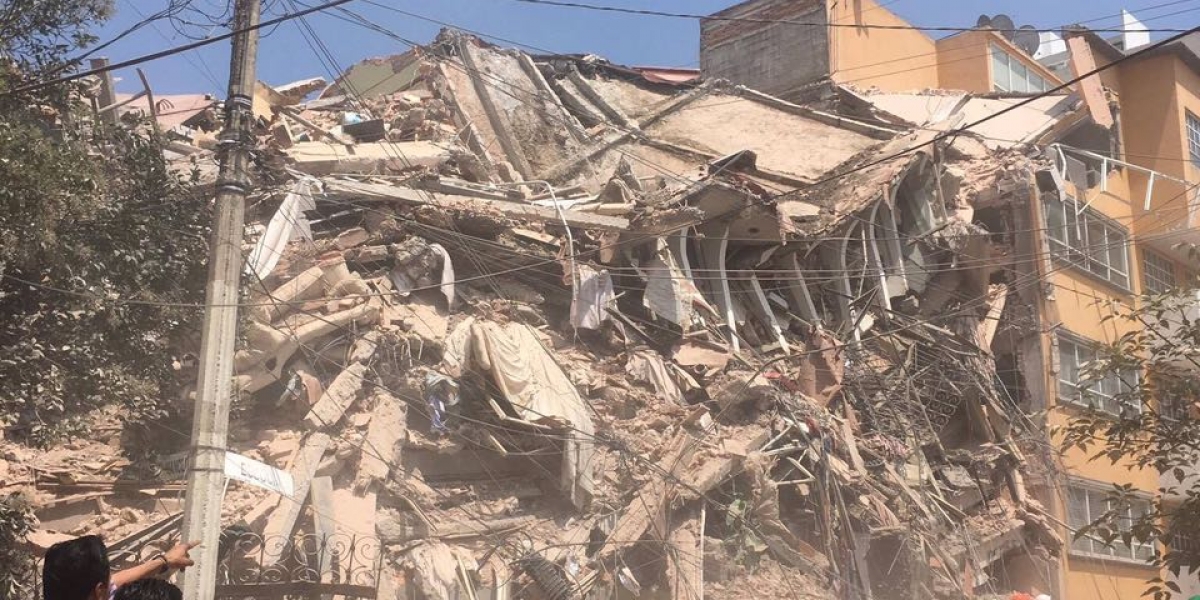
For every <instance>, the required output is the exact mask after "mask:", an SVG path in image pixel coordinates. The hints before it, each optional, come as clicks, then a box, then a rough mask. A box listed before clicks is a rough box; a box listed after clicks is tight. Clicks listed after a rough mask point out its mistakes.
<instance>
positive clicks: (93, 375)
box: [0, 120, 208, 441]
mask: <svg viewBox="0 0 1200 600" xmlns="http://www.w3.org/2000/svg"><path fill="white" fill-rule="evenodd" d="M0 177H3V178H5V179H6V180H7V181H11V182H13V183H12V184H11V185H7V186H4V187H3V188H2V189H0V240H4V243H3V249H2V250H0V260H2V261H3V262H4V263H7V270H6V271H0V274H3V275H7V277H5V279H4V280H3V281H2V282H0V355H2V357H0V379H2V380H4V381H5V385H4V386H2V387H0V422H2V423H3V424H4V425H7V426H9V427H16V428H17V430H18V432H19V433H24V434H25V435H26V436H27V437H29V438H31V439H33V440H35V441H49V440H50V439H52V438H53V437H54V433H55V432H56V431H57V432H61V431H63V427H64V426H66V425H67V424H68V422H66V421H64V418H66V417H70V416H72V415H79V414H82V413H83V412H85V411H87V410H90V409H93V408H96V407H100V406H104V405H107V404H109V403H112V402H114V401H117V400H120V401H123V402H124V403H125V405H126V406H127V407H128V409H129V416H130V417H131V418H132V419H134V420H139V421H145V420H153V419H159V418H163V417H165V416H167V415H168V414H169V412H170V410H171V407H172V404H173V403H172V401H171V398H172V397H175V396H177V394H178V391H179V387H178V385H179V384H178V382H177V377H176V372H175V371H174V370H173V369H172V363H173V360H174V359H175V357H174V356H173V355H172V350H173V348H175V347H177V346H178V344H177V342H178V340H179V339H180V336H181V335H183V334H185V333H186V332H187V331H189V330H191V329H194V327H195V324H196V323H197V322H198V319H199V316H200V312H199V311H198V310H197V309H196V308H195V307H194V306H176V304H196V303H199V302H202V301H203V291H202V290H203V274H204V273H203V265H204V257H206V256H207V245H206V239H207V223H208V210H207V205H206V203H205V201H204V199H203V198H202V197H201V196H199V195H197V194H194V193H189V192H188V191H187V190H186V189H185V188H183V187H182V185H181V184H180V183H178V182H177V180H176V178H175V176H174V175H173V174H171V173H170V172H168V170H167V167H166V164H165V162H164V160H163V158H162V153H161V149H160V148H159V147H158V146H157V144H155V143H154V142H152V141H151V140H147V139H145V138H141V137H138V136H137V135H135V134H133V133H130V132H127V131H123V130H113V131H105V132H102V133H98V134H95V135H93V136H92V137H90V138H89V139H88V140H86V143H55V142H52V141H50V140H49V139H46V138H44V137H41V138H39V137H38V135H37V133H36V132H34V131H31V127H30V126H27V125H22V124H16V123H11V122H4V121H3V120H0ZM0 268H3V267H0ZM22 281H25V282H30V283H33V284H35V285H28V284H26V283H22ZM43 283H45V284H46V285H47V287H41V284H43ZM51 288H54V289H51Z"/></svg>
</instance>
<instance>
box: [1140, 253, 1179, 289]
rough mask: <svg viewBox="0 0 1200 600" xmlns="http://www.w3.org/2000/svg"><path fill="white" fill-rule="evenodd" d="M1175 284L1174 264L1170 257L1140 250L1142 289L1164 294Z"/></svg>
mask: <svg viewBox="0 0 1200 600" xmlns="http://www.w3.org/2000/svg"><path fill="white" fill-rule="evenodd" d="M1175 286H1176V281H1175V265H1173V264H1172V263H1171V259H1169V258H1167V257H1165V256H1163V255H1161V254H1159V253H1157V252H1153V251H1150V250H1142V291H1143V292H1144V293H1147V294H1165V293H1167V292H1169V291H1171V290H1172V289H1174V288H1175Z"/></svg>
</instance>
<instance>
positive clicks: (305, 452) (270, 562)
mask: <svg viewBox="0 0 1200 600" xmlns="http://www.w3.org/2000/svg"><path fill="white" fill-rule="evenodd" d="M332 443H333V440H332V439H331V438H330V437H329V436H328V435H326V434H324V433H314V434H312V435H311V436H309V437H308V439H307V440H305V441H304V447H303V448H301V449H300V454H299V455H298V456H297V457H296V464H294V465H292V468H291V469H289V471H288V472H289V473H291V475H292V479H293V480H295V482H296V487H295V490H294V493H293V495H292V496H291V497H290V498H289V497H286V496H285V497H283V498H281V501H280V504H279V506H278V507H276V509H275V510H274V511H273V512H272V513H271V516H270V517H268V519H267V525H266V527H264V528H263V539H267V540H270V539H272V538H275V539H279V538H285V539H286V538H290V537H291V535H292V530H293V529H295V528H296V521H297V520H298V519H299V518H300V511H301V509H303V508H304V501H305V499H306V498H308V490H309V488H310V487H311V486H312V480H313V476H314V475H316V473H317V467H318V466H319V465H320V464H321V458H322V457H324V456H325V452H326V451H327V450H329V446H330V444H332ZM282 558H283V557H282V556H278V555H273V554H270V553H265V554H264V555H263V559H262V564H263V567H264V568H265V567H271V566H274V565H275V564H276V563H278V562H279V560H280V559H282Z"/></svg>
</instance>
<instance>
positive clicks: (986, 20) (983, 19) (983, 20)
mask: <svg viewBox="0 0 1200 600" xmlns="http://www.w3.org/2000/svg"><path fill="white" fill-rule="evenodd" d="M991 24H992V18H991V17H989V16H987V15H979V18H978V19H975V27H979V28H983V27H988V26H989V25H991Z"/></svg>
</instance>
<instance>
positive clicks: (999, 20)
mask: <svg viewBox="0 0 1200 600" xmlns="http://www.w3.org/2000/svg"><path fill="white" fill-rule="evenodd" d="M1015 28H1016V27H1015V26H1014V24H1013V20H1012V19H1010V18H1009V16H1008V15H996V16H994V17H992V29H997V30H999V31H1000V32H1001V33H1003V34H1004V35H1005V36H1008V35H1011V34H1012V31H1013V29H1015Z"/></svg>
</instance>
